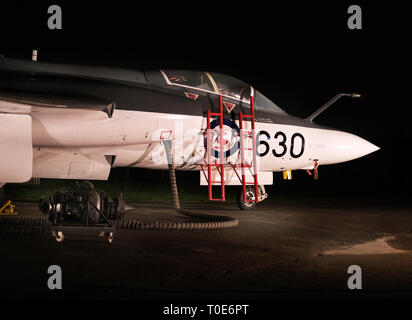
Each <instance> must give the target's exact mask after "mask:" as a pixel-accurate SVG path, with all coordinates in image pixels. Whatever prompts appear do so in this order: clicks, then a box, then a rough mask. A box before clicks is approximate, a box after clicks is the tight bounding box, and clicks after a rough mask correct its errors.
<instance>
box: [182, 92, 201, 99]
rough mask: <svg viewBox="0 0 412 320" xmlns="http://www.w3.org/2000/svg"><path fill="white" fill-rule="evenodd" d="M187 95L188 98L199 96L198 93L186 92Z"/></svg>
mask: <svg viewBox="0 0 412 320" xmlns="http://www.w3.org/2000/svg"><path fill="white" fill-rule="evenodd" d="M185 95H186V97H187V98H189V99H192V100H196V99H197V98H198V97H199V95H198V94H194V93H188V92H185Z"/></svg>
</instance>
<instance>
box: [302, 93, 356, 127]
mask: <svg viewBox="0 0 412 320" xmlns="http://www.w3.org/2000/svg"><path fill="white" fill-rule="evenodd" d="M342 97H351V98H360V97H361V95H360V94H359V93H339V94H337V95H336V96H335V97H333V98H332V99H330V100H329V101H328V102H326V103H325V104H324V105H323V106H322V107H320V108H319V109H318V110H316V111H315V112H314V113H312V114H311V115H310V116H309V117H307V118H306V119H305V120H307V121H310V122H313V119H315V118H316V117H317V116H318V115H320V114H321V113H322V112H323V111H325V110H326V109H327V108H329V107H330V106H331V105H332V104H334V103H335V102H336V101H338V100H339V99H340V98H342Z"/></svg>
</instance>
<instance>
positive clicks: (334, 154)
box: [320, 131, 380, 164]
mask: <svg viewBox="0 0 412 320" xmlns="http://www.w3.org/2000/svg"><path fill="white" fill-rule="evenodd" d="M325 147H326V148H325V151H327V154H324V157H325V158H324V161H322V162H324V163H325V164H332V163H338V162H344V161H350V160H354V159H357V158H360V157H363V156H366V155H367V154H370V153H372V152H375V151H377V150H379V149H380V148H379V147H377V146H375V145H374V144H373V143H370V142H369V141H367V140H365V139H363V138H361V137H358V136H356V135H354V134H351V133H347V132H339V131H334V132H330V134H329V135H328V139H327V143H326V146H325ZM320 159H322V158H320Z"/></svg>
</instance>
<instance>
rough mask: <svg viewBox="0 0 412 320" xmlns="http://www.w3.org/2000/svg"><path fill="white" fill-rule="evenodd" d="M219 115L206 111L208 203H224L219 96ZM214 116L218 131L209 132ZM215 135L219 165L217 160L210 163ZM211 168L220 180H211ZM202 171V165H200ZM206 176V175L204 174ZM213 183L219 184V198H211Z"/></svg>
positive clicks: (221, 113) (220, 98) (220, 99)
mask: <svg viewBox="0 0 412 320" xmlns="http://www.w3.org/2000/svg"><path fill="white" fill-rule="evenodd" d="M219 111H220V112H219V113H217V112H210V110H208V111H207V183H208V187H209V200H210V201H225V152H224V150H223V103H222V96H219ZM211 116H215V117H218V118H219V120H220V122H219V130H211V129H210V117H211ZM212 131H213V135H215V134H216V133H219V139H220V140H219V141H220V148H219V150H220V157H219V158H220V159H219V160H220V161H219V163H218V162H217V160H215V161H214V163H212V144H211V138H212V137H211V136H212ZM212 167H216V170H217V172H218V173H219V175H220V180H212ZM201 168H202V171H203V173H204V174H205V172H204V170H203V165H201ZM205 176H206V174H205ZM214 183H220V198H213V193H212V191H213V190H212V188H213V184H214Z"/></svg>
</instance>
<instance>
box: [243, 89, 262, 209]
mask: <svg viewBox="0 0 412 320" xmlns="http://www.w3.org/2000/svg"><path fill="white" fill-rule="evenodd" d="M250 112H251V114H243V113H242V112H240V114H239V126H240V156H241V162H240V167H241V170H242V179H241V180H242V187H243V201H244V202H256V203H257V202H258V201H259V186H258V179H257V166H256V139H255V106H254V102H253V88H251V95H250ZM245 118H249V119H250V121H251V127H252V130H243V119H245ZM245 134H246V138H247V139H251V140H252V147H247V148H245V141H244V135H245ZM245 150H246V151H253V160H252V163H251V164H250V163H247V162H245ZM245 168H248V169H249V170H250V172H251V173H252V176H253V182H248V181H246V175H245ZM252 168H253V170H252ZM246 185H254V186H255V199H247V198H246Z"/></svg>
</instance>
